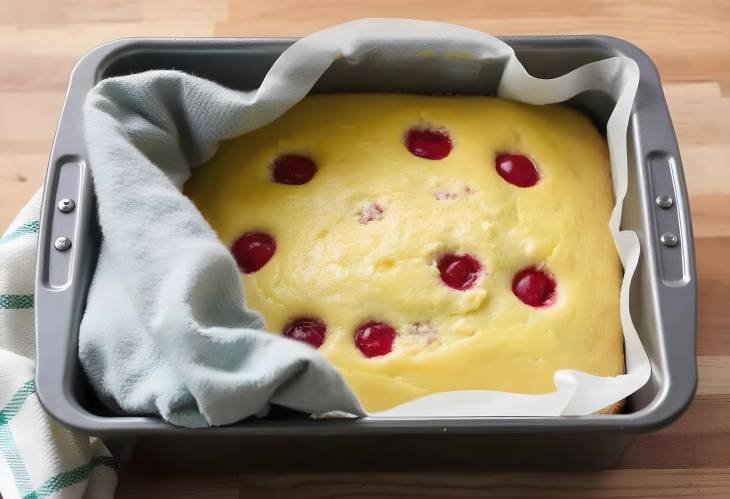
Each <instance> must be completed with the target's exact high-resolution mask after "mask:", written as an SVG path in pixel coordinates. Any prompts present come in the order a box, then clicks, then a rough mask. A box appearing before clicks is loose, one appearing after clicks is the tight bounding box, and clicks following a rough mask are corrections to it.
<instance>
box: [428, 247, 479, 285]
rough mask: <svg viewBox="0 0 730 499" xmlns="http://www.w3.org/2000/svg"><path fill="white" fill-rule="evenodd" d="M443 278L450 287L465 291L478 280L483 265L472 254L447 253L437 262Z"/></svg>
mask: <svg viewBox="0 0 730 499" xmlns="http://www.w3.org/2000/svg"><path fill="white" fill-rule="evenodd" d="M436 266H437V267H438V269H439V273H440V274H441V280H442V281H444V284H446V285H447V286H448V287H450V288H454V289H458V290H459V291H465V290H467V289H469V288H471V287H472V286H474V284H475V283H476V282H477V278H478V277H479V272H481V270H482V266H481V265H480V264H479V261H478V260H477V259H476V258H474V257H473V256H471V255H456V254H454V253H447V254H445V255H441V256H440V257H439V259H438V261H437V262H436Z"/></svg>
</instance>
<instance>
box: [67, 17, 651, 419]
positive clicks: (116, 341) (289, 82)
mask: <svg viewBox="0 0 730 499" xmlns="http://www.w3.org/2000/svg"><path fill="white" fill-rule="evenodd" d="M363 61H365V62H372V61H375V62H377V63H378V64H380V67H387V68H388V71H386V72H381V73H380V76H379V78H382V79H383V81H385V80H387V81H388V82H389V83H390V84H392V85H398V86H402V87H407V88H406V89H407V90H409V91H416V92H418V91H419V90H420V91H424V89H426V88H428V89H430V90H433V87H432V86H431V85H432V82H435V81H436V82H446V81H447V82H448V83H449V84H448V85H445V87H449V88H450V89H451V91H471V92H473V93H481V92H494V90H495V88H496V89H497V95H499V96H501V97H506V98H514V99H517V100H523V101H525V102H530V103H532V104H546V103H552V102H561V101H563V100H567V99H569V98H570V97H572V96H573V95H576V94H578V93H580V92H582V91H585V90H601V91H605V92H607V93H609V95H613V96H614V97H616V98H617V100H618V102H619V105H617V108H616V111H615V112H614V114H613V115H612V117H611V120H610V121H609V131H608V140H609V147H610V150H611V161H612V165H613V168H614V169H613V170H612V171H613V172H614V192H615V194H616V197H617V208H616V209H615V210H614V213H613V215H612V219H611V222H610V226H611V228H612V230H613V231H614V233H615V237H616V242H617V246H618V247H619V254H620V255H621V256H622V259H623V262H624V268H625V269H626V275H627V279H626V280H625V282H624V286H623V290H622V293H624V294H625V293H627V292H628V291H627V290H628V280H629V279H630V276H631V273H632V271H633V266H634V265H635V262H636V258H637V255H638V242H637V240H636V237H635V235H634V234H633V233H625V232H621V233H619V232H618V223H619V221H620V218H621V216H620V215H621V210H620V206H621V201H622V199H623V195H624V194H625V192H626V173H625V171H626V146H625V138H626V123H627V122H628V116H629V112H630V109H631V102H632V101H633V93H634V91H635V89H636V83H637V82H638V69H637V68H636V64H635V63H634V62H633V61H631V60H629V59H626V58H612V59H608V60H606V61H600V62H597V63H593V64H589V65H586V66H583V67H582V68H579V69H578V70H576V71H574V72H572V73H569V74H567V75H565V76H563V77H561V78H557V79H555V80H539V79H537V78H533V77H531V76H529V75H528V74H527V73H526V71H525V70H524V68H523V67H522V65H521V64H520V63H519V61H518V60H517V58H516V57H515V55H514V52H513V51H512V49H511V48H510V47H509V46H507V45H506V44H505V43H503V42H501V41H500V40H498V39H496V38H494V37H491V36H489V35H486V34H484V33H481V32H479V31H475V30H472V29H468V28H463V27H459V26H454V25H448V24H441V23H435V22H429V21H413V20H404V19H365V20H359V21H353V22H349V23H345V24H341V25H339V26H335V27H333V28H330V29H327V30H324V31H321V32H318V33H314V34H312V35H310V36H307V37H305V38H303V39H301V40H299V41H298V42H296V43H295V44H294V45H292V46H291V47H290V48H289V49H287V50H286V51H285V52H284V53H283V54H282V56H281V57H280V58H279V59H278V60H277V61H276V62H275V63H274V65H273V67H272V68H271V69H270V70H269V72H268V73H267V74H266V77H265V78H264V80H263V82H262V84H261V86H260V87H259V88H258V89H256V90H253V91H248V92H244V91H235V90H231V89H228V88H224V87H222V86H220V85H218V84H216V83H213V82H210V81H207V80H204V79H201V78H197V77H195V76H192V75H189V74H184V73H181V72H177V71H153V72H146V73H141V74H135V75H130V76H124V77H118V78H111V79H107V80H104V81H101V82H100V83H99V84H98V85H97V86H96V87H95V88H94V89H93V91H92V92H91V93H90V94H89V96H88V99H87V102H86V106H85V113H84V118H85V123H84V128H85V133H86V140H87V146H88V153H89V160H90V165H91V170H92V174H93V177H94V184H95V189H96V195H97V200H98V213H99V222H100V225H101V231H102V235H103V239H102V243H101V249H100V254H99V260H98V266H97V269H96V272H95V275H94V278H93V281H92V284H91V289H90V292H89V296H88V302H87V309H86V313H85V315H84V317H83V322H82V324H81V331H80V345H79V354H80V358H81V363H82V365H83V368H84V370H85V371H86V374H87V375H88V378H89V380H90V381H91V383H92V385H93V387H94V389H95V390H96V392H97V393H98V394H99V395H100V398H101V399H102V400H103V401H104V402H105V403H106V404H107V405H108V406H110V407H112V408H113V409H115V410H117V411H120V412H123V413H127V414H158V415H160V416H162V417H163V418H164V419H165V420H167V421H169V422H171V423H173V424H176V425H183V426H192V427H199V426H205V425H224V424H229V423H234V422H236V421H239V420H241V419H244V418H247V417H249V416H252V415H263V414H266V412H267V411H268V409H269V408H270V406H271V405H272V404H277V405H281V406H286V407H289V408H294V409H298V410H301V411H304V412H306V413H310V414H315V415H317V414H321V413H327V412H330V411H343V412H347V413H350V414H354V415H363V414H364V411H363V409H362V407H361V406H360V404H359V402H358V400H357V398H356V397H355V396H354V394H353V393H352V391H351V390H350V389H349V387H348V386H347V385H346V384H345V382H344V381H343V379H342V377H341V376H340V374H339V373H338V371H337V370H336V369H335V368H334V367H333V366H332V365H331V364H329V363H328V362H327V361H326V360H325V358H324V357H323V356H322V355H321V354H320V353H318V352H317V351H316V350H315V349H313V348H311V347H309V346H307V345H305V344H302V343H298V342H295V341H292V340H288V339H286V338H282V337H280V336H278V335H274V334H271V333H268V332H266V331H264V329H263V322H262V320H261V317H260V316H259V315H258V314H257V313H255V312H253V311H251V310H248V309H246V308H245V306H244V297H243V292H242V289H241V284H240V281H239V274H238V271H237V268H236V265H235V263H234V261H233V259H232V257H231V256H230V254H229V252H228V250H227V249H226V248H225V247H224V246H223V244H222V243H221V242H220V241H219V240H218V238H217V237H216V235H215V233H214V232H213V230H212V229H211V227H210V226H209V225H208V224H207V223H206V221H205V220H204V218H203V217H202V216H201V214H200V213H199V212H198V211H197V210H196V208H195V206H194V205H193V204H192V202H191V201H190V200H189V199H188V198H187V197H185V196H184V195H183V194H182V192H181V188H182V186H183V183H184V182H185V181H186V180H187V179H188V178H189V176H190V172H191V169H192V168H194V167H198V166H200V165H203V164H204V163H205V162H206V161H207V160H208V159H210V158H211V156H212V155H213V154H214V153H215V151H216V148H217V146H218V144H219V142H220V141H222V140H225V139H230V138H233V137H236V136H238V135H241V134H243V133H246V132H249V131H251V130H254V129H257V128H259V127H261V126H264V125H266V124H268V123H270V122H271V121H273V120H274V119H276V118H277V117H279V116H280V115H282V114H283V113H284V112H285V111H286V110H287V109H289V108H290V107H291V106H292V105H294V104H295V103H296V102H298V101H299V100H300V99H302V98H303V97H304V96H305V95H306V94H307V93H308V92H309V91H310V90H311V89H312V87H313V86H314V84H315V83H316V82H317V80H318V79H319V78H320V76H322V74H323V73H324V72H325V71H326V70H327V68H329V67H330V66H331V65H332V64H333V63H334V64H338V65H340V68H343V67H344V68H347V67H348V66H349V65H356V64H358V63H362V62H363ZM500 66H501V67H502V68H503V69H504V72H503V73H500V72H499V70H496V71H495V68H499V67H500ZM245 70H246V69H245V68H237V67H235V66H231V67H230V68H229V71H231V72H236V71H245ZM350 76H351V77H352V75H350ZM370 77H372V76H371V75H370V74H368V73H367V72H362V71H361V72H360V73H359V76H358V78H357V79H355V80H352V81H351V83H352V84H361V83H367V82H368V78H370ZM401 83H402V85H401ZM445 89H446V88H445ZM312 126H317V123H312ZM632 248H636V251H630V250H631V249H632ZM626 255H629V256H626ZM622 296H623V294H622ZM624 298H625V297H624ZM624 298H622V299H624ZM622 321H623V325H624V334H625V338H626V341H627V343H626V344H627V362H628V365H629V368H630V370H631V369H632V367H633V366H637V365H639V366H640V367H641V368H642V370H641V371H640V372H639V371H637V370H636V369H633V371H634V372H630V373H629V374H627V375H625V378H621V377H615V378H616V379H608V378H598V377H595V376H593V377H591V376H590V375H587V374H585V373H575V372H566V373H562V374H560V375H561V376H562V378H559V379H558V378H556V380H557V381H560V380H561V379H563V381H564V382H563V383H562V384H561V383H558V382H557V381H556V386H557V388H558V389H557V390H556V392H554V393H553V394H550V396H549V397H547V398H548V399H550V400H549V402H550V403H548V401H546V400H543V399H540V400H537V401H535V400H533V399H530V400H527V401H525V400H522V399H525V397H524V396H523V397H522V399H520V400H522V402H521V403H522V405H520V401H519V400H517V401H515V397H516V395H515V396H512V397H507V398H505V397H504V396H503V395H504V394H502V395H501V396H499V397H497V398H495V393H497V392H487V391H484V392H472V393H470V394H469V397H468V399H469V400H468V401H467V403H450V402H448V401H449V400H451V399H450V398H449V397H451V398H453V397H454V396H457V397H458V396H460V395H463V393H462V394H460V393H459V392H454V393H453V394H451V395H449V394H442V395H441V396H440V397H441V398H438V396H437V397H436V399H437V400H436V402H434V401H433V399H429V400H428V401H426V402H427V403H426V404H425V406H427V407H425V406H424V404H421V406H418V407H416V408H415V409H418V414H422V415H427V414H430V413H433V414H439V415H443V414H444V411H451V412H453V413H454V415H466V414H472V413H475V414H480V415H489V414H505V413H508V414H512V415H519V414H524V415H530V414H536V411H537V409H538V408H539V411H542V412H538V413H539V414H543V415H544V414H562V413H570V414H579V413H585V414H589V413H591V412H594V411H596V410H598V409H600V408H601V407H604V406H606V405H610V404H611V403H613V402H615V401H616V400H620V399H622V398H624V397H625V396H626V395H627V393H631V392H632V391H634V390H636V389H637V388H638V387H639V386H641V385H643V383H644V382H645V381H646V379H647V377H648V374H647V373H648V361H646V359H645V354H643V349H642V348H641V345H640V342H639V339H638V336H637V335H636V333H635V330H634V328H633V325H632V324H631V321H630V317H629V316H628V308H626V313H625V314H624V312H623V311H622ZM634 352H636V353H634ZM642 355H643V357H642ZM636 359H638V360H636ZM644 368H645V369H644ZM556 376H557V375H556ZM596 394H599V395H601V397H597V395H596ZM508 395H509V394H508ZM513 395H514V394H513ZM543 398H545V397H543ZM462 402H463V401H462ZM422 406H424V407H422ZM415 409H413V410H415ZM409 410H410V409H409ZM429 411H430V412H429ZM434 411H435V412H434ZM500 411H501V412H500ZM410 414H411V415H412V414H413V411H411V413H410ZM449 414H451V413H449Z"/></svg>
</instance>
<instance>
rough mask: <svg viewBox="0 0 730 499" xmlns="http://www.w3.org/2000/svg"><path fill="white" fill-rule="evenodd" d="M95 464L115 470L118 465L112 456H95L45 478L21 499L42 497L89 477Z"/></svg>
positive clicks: (40, 498)
mask: <svg viewBox="0 0 730 499" xmlns="http://www.w3.org/2000/svg"><path fill="white" fill-rule="evenodd" d="M96 466H108V467H109V468H111V469H113V470H114V471H117V469H118V468H119V465H118V464H117V462H116V461H115V460H114V458H113V457H111V456H97V457H95V458H93V459H92V460H91V461H89V462H88V463H86V464H83V465H81V466H79V467H78V468H75V469H72V470H71V471H65V472H63V473H59V474H58V475H56V476H54V477H53V478H49V479H48V480H46V483H44V484H43V485H41V486H40V487H38V489H36V490H35V491H33V492H31V493H29V494H26V495H24V496H23V499H42V498H44V497H48V496H49V495H51V494H53V493H55V492H58V491H59V490H61V489H65V488H66V487H69V486H71V485H73V484H75V483H79V482H82V481H84V480H86V479H88V478H89V473H91V470H92V469H94V468H95V467H96Z"/></svg>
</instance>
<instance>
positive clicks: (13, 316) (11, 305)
mask: <svg viewBox="0 0 730 499" xmlns="http://www.w3.org/2000/svg"><path fill="white" fill-rule="evenodd" d="M40 204H41V193H40V192H38V193H37V194H36V195H35V196H34V197H33V199H31V201H30V202H29V203H28V204H27V205H26V206H25V208H23V210H22V211H21V212H20V214H19V215H18V216H17V218H16V219H15V221H14V222H13V223H12V224H11V225H10V228H9V229H8V230H7V231H6V232H5V234H4V235H3V236H2V239H0V496H2V497H3V499H16V498H22V499H41V498H44V497H50V498H64V499H66V498H75V497H78V498H81V497H84V498H107V497H113V496H114V488H115V487H116V483H117V464H116V462H115V461H114V458H113V457H112V456H111V455H110V454H109V451H107V450H106V448H105V447H104V444H103V443H102V442H101V440H99V439H97V438H94V437H89V436H88V435H85V434H83V433H80V432H78V431H75V430H71V429H68V428H65V427H64V426H62V425H60V424H59V423H57V422H56V421H54V420H53V419H51V418H50V416H48V414H46V412H45V411H44V410H43V408H42V407H41V404H40V402H39V401H38V397H37V396H36V393H35V383H34V381H33V379H34V377H35V327H34V318H33V282H34V278H33V276H34V270H35V254H36V242H37V239H38V214H39V213H40Z"/></svg>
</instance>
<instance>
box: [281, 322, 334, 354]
mask: <svg viewBox="0 0 730 499" xmlns="http://www.w3.org/2000/svg"><path fill="white" fill-rule="evenodd" d="M326 333H327V326H325V324H324V322H322V321H321V320H319V319H314V318H311V317H301V318H299V319H294V320H293V321H291V322H290V323H289V324H287V325H286V326H285V327H284V336H286V337H287V338H291V339H293V340H297V341H303V342H304V343H308V344H310V345H312V346H313V347H314V348H319V347H320V346H322V343H324V336H325V334H326Z"/></svg>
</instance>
